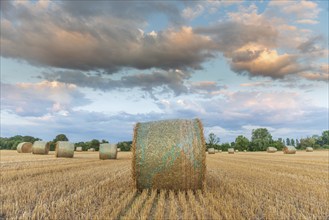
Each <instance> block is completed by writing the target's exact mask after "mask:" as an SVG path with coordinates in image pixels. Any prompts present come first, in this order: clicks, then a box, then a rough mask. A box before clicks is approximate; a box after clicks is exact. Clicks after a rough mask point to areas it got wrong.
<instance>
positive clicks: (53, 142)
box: [50, 134, 69, 150]
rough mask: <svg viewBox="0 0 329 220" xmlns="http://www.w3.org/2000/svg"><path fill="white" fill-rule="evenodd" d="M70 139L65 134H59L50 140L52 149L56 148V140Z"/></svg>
mask: <svg viewBox="0 0 329 220" xmlns="http://www.w3.org/2000/svg"><path fill="white" fill-rule="evenodd" d="M68 140H69V139H68V138H67V137H66V135H65V134H58V135H56V137H55V138H54V139H53V141H51V142H50V150H55V146H56V142H57V141H68Z"/></svg>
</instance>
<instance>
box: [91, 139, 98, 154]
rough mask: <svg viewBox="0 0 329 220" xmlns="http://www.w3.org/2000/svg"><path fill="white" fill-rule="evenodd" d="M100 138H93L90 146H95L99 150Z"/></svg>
mask: <svg viewBox="0 0 329 220" xmlns="http://www.w3.org/2000/svg"><path fill="white" fill-rule="evenodd" d="M99 144H100V142H99V140H96V139H92V140H91V141H90V143H89V148H94V149H95V150H96V151H98V150H99Z"/></svg>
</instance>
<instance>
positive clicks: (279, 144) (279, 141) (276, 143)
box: [271, 138, 285, 150]
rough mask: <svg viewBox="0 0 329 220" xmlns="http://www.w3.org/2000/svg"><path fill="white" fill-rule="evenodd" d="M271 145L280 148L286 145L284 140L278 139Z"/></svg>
mask: <svg viewBox="0 0 329 220" xmlns="http://www.w3.org/2000/svg"><path fill="white" fill-rule="evenodd" d="M279 139H280V138H279ZM271 146H272V147H275V148H276V149H278V150H282V149H283V147H284V146H285V145H284V143H283V141H282V140H276V141H273V143H272V144H271Z"/></svg>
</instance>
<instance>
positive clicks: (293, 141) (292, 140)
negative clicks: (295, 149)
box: [290, 138, 295, 146]
mask: <svg viewBox="0 0 329 220" xmlns="http://www.w3.org/2000/svg"><path fill="white" fill-rule="evenodd" d="M290 144H291V145H292V146H295V140H294V139H292V138H291V139H290Z"/></svg>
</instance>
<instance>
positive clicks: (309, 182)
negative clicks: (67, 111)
mask: <svg viewBox="0 0 329 220" xmlns="http://www.w3.org/2000/svg"><path fill="white" fill-rule="evenodd" d="M328 153H329V152H328V151H314V152H312V153H306V152H302V151H298V152H297V153H296V154H293V155H287V154H283V153H282V152H278V153H276V154H268V153H266V152H257V153H252V152H247V153H244V154H207V158H206V165H207V172H206V186H205V190H204V191H203V192H202V191H200V190H197V191H195V192H193V191H187V192H173V191H168V190H162V191H159V192H157V191H154V190H144V191H142V192H138V191H136V190H135V189H134V188H133V182H132V178H131V177H132V170H131V164H132V161H131V156H132V154H131V153H130V152H120V153H119V154H118V159H117V160H99V156H98V152H75V154H74V158H55V155H54V154H55V153H54V152H49V155H33V154H19V153H17V152H16V151H5V150H3V151H1V193H0V196H1V197H0V201H1V210H0V218H5V219H7V218H8V219H12V218H14V219H46V218H47V219H328V218H329V204H328V203H329V201H328V196H329V195H328V189H329V182H328V162H329V161H328V158H329V157H328V156H329V155H328Z"/></svg>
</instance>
